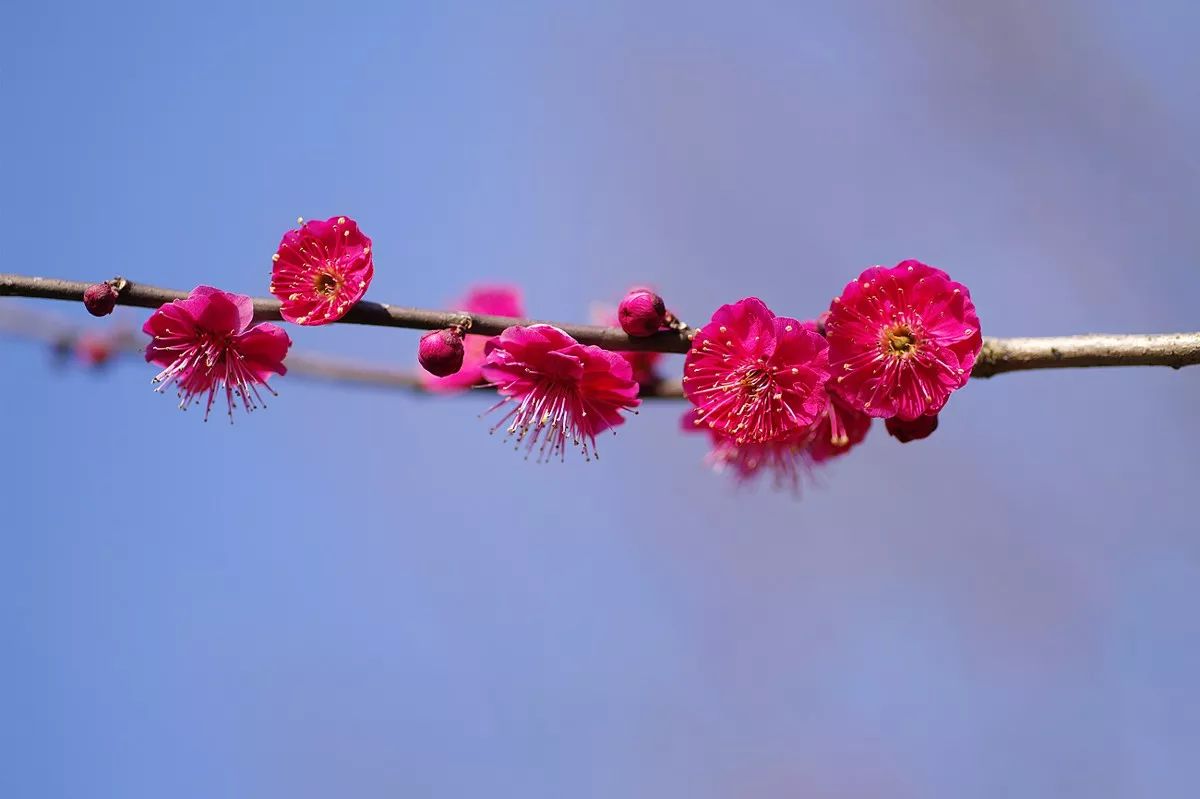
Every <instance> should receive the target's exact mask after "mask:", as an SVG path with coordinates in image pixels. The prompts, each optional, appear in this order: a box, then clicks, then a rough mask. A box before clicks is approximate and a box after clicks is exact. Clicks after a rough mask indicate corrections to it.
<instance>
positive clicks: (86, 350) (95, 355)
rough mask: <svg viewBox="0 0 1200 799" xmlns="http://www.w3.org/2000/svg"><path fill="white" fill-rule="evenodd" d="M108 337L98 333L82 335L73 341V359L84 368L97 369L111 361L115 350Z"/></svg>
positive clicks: (112, 342)
mask: <svg viewBox="0 0 1200 799" xmlns="http://www.w3.org/2000/svg"><path fill="white" fill-rule="evenodd" d="M114 344H115V342H114V341H113V340H112V338H111V337H110V336H106V335H103V334H100V333H82V334H81V335H80V336H79V338H78V339H77V340H76V341H75V357H76V358H78V359H79V360H80V362H82V363H83V365H84V366H90V367H92V368H99V367H101V366H104V365H105V364H107V363H108V362H109V361H110V360H112V356H113V353H114V351H115V349H116V347H115V346H114Z"/></svg>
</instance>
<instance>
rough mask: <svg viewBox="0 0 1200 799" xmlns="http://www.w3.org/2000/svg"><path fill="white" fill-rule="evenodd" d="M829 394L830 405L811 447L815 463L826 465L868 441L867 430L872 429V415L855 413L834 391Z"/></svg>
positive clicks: (816, 431)
mask: <svg viewBox="0 0 1200 799" xmlns="http://www.w3.org/2000/svg"><path fill="white" fill-rule="evenodd" d="M826 386H827V387H828V386H829V384H828V383H827V384H826ZM827 393H828V395H829V404H828V405H826V406H825V412H824V413H823V414H821V418H820V419H819V420H817V422H816V424H814V425H813V429H812V434H811V436H810V441H809V445H808V449H809V452H810V453H811V455H812V459H813V462H814V463H823V462H825V461H827V460H829V459H830V458H835V457H837V456H838V455H844V454H846V453H847V452H849V451H850V449H851V447H853V446H855V445H856V444H859V443H860V442H861V441H862V440H863V439H864V438H866V437H867V431H869V430H870V429H871V417H870V416H868V415H867V414H865V413H862V412H861V411H858V410H855V409H854V408H852V407H851V406H850V405H849V404H848V403H847V402H846V401H845V400H844V399H842V398H841V397H839V396H838V395H837V394H835V393H834V392H832V391H827Z"/></svg>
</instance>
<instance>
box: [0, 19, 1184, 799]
mask: <svg viewBox="0 0 1200 799" xmlns="http://www.w3.org/2000/svg"><path fill="white" fill-rule="evenodd" d="M1198 34H1200V11H1198V10H1197V6H1196V5H1195V4H1194V3H1187V2H1182V0H1180V1H1179V2H1152V3H1145V4H1131V3H1120V2H1084V1H1083V0H1078V1H1077V2H1067V1H1065V0H1060V1H1057V2H1011V3H994V2H948V1H947V0H908V1H906V2H890V1H888V0H876V2H849V3H838V4H824V3H821V4H818V3H807V2H792V3H776V4H768V3H756V2H747V3H738V4H728V5H725V6H724V7H721V6H717V5H715V4H708V3H693V2H678V3H645V2H614V3H596V4H565V3H553V2H546V3H488V4H485V3H457V2H438V3H429V4H421V5H417V4H409V3H378V4H368V5H355V4H322V5H313V4H308V3H297V2H290V3H286V4H273V3H272V4H268V3H255V4H243V3H226V2H212V3H203V4H196V3H193V4H186V5H185V4H176V3H146V4H135V3H128V2H123V1H122V0H117V2H114V3H106V4H91V3H55V2H44V3H21V4H17V5H14V6H12V7H11V8H8V9H7V10H6V12H5V22H4V25H3V29H2V30H0V101H2V106H3V116H4V124H3V125H0V152H2V153H3V156H0V212H2V213H3V215H4V218H5V219H7V220H8V223H9V225H10V231H11V233H12V235H10V236H9V237H8V239H7V243H6V248H5V254H4V268H5V269H7V270H11V271H16V272H23V273H29V274H42V275H50V276H56V277H67V278H74V279H80V280H101V279H104V278H107V277H110V276H112V275H114V274H117V273H120V274H124V275H126V276H128V277H130V278H132V279H134V280H142V281H145V282H150V283H156V284H159V285H166V286H172V287H178V288H184V289H186V288H190V287H192V286H194V285H196V284H199V283H208V284H213V285H217V286H219V287H222V288H225V289H227V290H232V291H237V292H242V293H247V294H257V295H262V294H265V293H266V288H267V277H268V274H269V270H270V265H271V262H270V255H271V253H272V252H273V251H274V249H275V247H276V245H277V243H278V240H279V237H280V235H281V234H282V232H283V231H284V230H285V229H286V228H288V227H289V226H291V225H293V224H294V222H295V218H296V217H297V216H301V215H302V216H304V217H305V218H318V217H319V218H323V217H327V216H332V215H336V214H347V215H350V216H353V217H355V218H356V219H358V220H359V222H360V224H361V225H362V227H363V229H364V230H365V231H366V232H367V233H368V234H369V235H370V236H371V237H372V238H373V239H374V243H375V254H376V276H375V281H374V283H373V284H372V286H371V289H370V292H369V294H368V297H369V298H371V299H375V300H379V301H385V302H392V303H397V304H405V305H417V306H426V307H440V306H444V305H445V303H447V302H448V301H449V300H450V298H452V297H454V296H456V295H458V294H460V293H461V292H462V290H463V289H464V288H465V287H466V286H467V285H468V284H470V283H472V282H477V281H484V280H488V281H496V280H501V281H511V282H514V283H517V284H519V285H520V286H521V287H522V288H523V290H524V293H525V296H526V301H527V305H528V307H529V309H530V312H531V313H532V314H534V315H536V316H538V317H542V318H552V319H563V320H574V321H584V320H586V318H587V314H588V309H589V306H590V305H591V304H592V303H593V302H595V301H598V300H607V301H615V300H616V299H618V298H619V297H620V295H621V294H622V293H623V291H624V290H625V289H626V288H627V287H628V286H629V285H631V284H635V283H644V282H650V283H653V284H654V285H656V286H658V287H659V288H660V290H661V291H662V293H663V294H664V295H665V296H666V298H667V300H668V303H669V305H670V306H671V307H672V308H673V309H675V310H676V311H677V312H678V313H679V314H680V315H681V316H682V317H683V318H684V319H686V320H688V321H690V322H692V323H696V324H699V323H703V322H704V321H705V320H706V319H707V318H708V315H709V314H710V313H711V312H712V310H713V309H714V308H716V307H717V306H719V305H721V304H723V303H725V302H730V301H733V300H737V299H739V298H741V297H744V296H747V295H757V296H760V297H762V298H763V299H764V300H765V301H766V302H767V303H768V304H769V305H770V306H771V307H772V308H774V309H775V310H776V311H777V312H779V313H781V314H785V315H790V316H797V317H801V318H803V317H812V316H814V315H815V314H816V313H818V312H819V311H820V310H822V309H823V308H824V307H826V306H827V304H828V302H829V299H830V297H832V296H833V295H834V294H836V293H838V292H839V291H840V289H841V287H842V286H843V285H844V284H845V282H846V281H847V280H849V279H851V278H853V277H854V276H856V275H857V274H858V273H859V272H860V271H861V270H862V269H863V268H865V267H866V266H869V265H871V264H875V263H884V264H891V263H894V262H896V261H899V260H901V259H905V258H919V259H922V260H924V261H926V262H928V263H932V264H934V265H936V266H939V267H941V268H943V269H945V270H947V271H949V272H950V274H951V275H952V276H953V277H954V278H956V279H958V280H960V281H962V282H963V283H965V284H966V285H967V286H969V287H970V289H971V291H972V294H973V296H974V298H975V301H976V304H977V306H978V308H979V312H980V317H981V320H982V327H983V331H984V333H985V335H989V334H990V335H1052V334H1065V333H1081V332H1089V331H1106V332H1148V331H1175V330H1195V329H1197V328H1198V327H1200V311H1198V309H1200V279H1198V278H1197V268H1198V266H1200V263H1198V261H1200V225H1198V224H1197V219H1200V189H1198V186H1200V180H1198V179H1200V156H1198V155H1197V150H1196V142H1197V141H1200V102H1198V100H1200V96H1198V94H1197V88H1196V87H1197V84H1196V80H1195V76H1196V75H1197V74H1200V50H1197V48H1196V47H1195V41H1196V38H1197V35H1198ZM14 302H15V304H18V305H21V306H22V307H28V308H33V309H37V310H44V311H48V312H55V313H59V314H62V315H64V316H65V318H67V319H69V320H70V321H71V322H73V323H77V324H80V325H84V326H87V327H88V328H90V329H95V330H104V329H106V328H107V326H109V325H111V324H113V322H114V319H115V320H116V321H117V322H118V323H125V324H129V325H133V326H140V324H141V322H142V321H143V320H144V318H145V317H146V315H147V313H146V312H143V311H140V310H136V309H123V310H119V311H118V313H117V315H116V316H115V317H113V318H110V319H106V320H92V319H90V318H89V317H87V316H86V315H85V314H84V312H83V309H82V308H80V307H78V306H72V305H69V304H66V303H49V302H36V301H8V302H7V303H6V306H5V307H9V308H11V307H13V304H14ZM289 332H290V333H291V334H292V336H293V338H294V340H295V349H296V351H300V350H303V351H306V352H317V353H323V354H329V355H341V356H346V357H353V358H354V359H356V360H366V361H371V362H375V363H380V364H389V365H395V366H401V367H405V366H408V365H411V364H412V363H413V362H414V361H415V349H416V341H417V338H418V334H417V333H416V332H414V331H402V330H391V329H378V328H355V327H353V326H344V327H343V326H332V327H329V328H317V329H303V330H301V329H296V328H294V327H293V328H290V330H289ZM681 363H682V361H681V359H679V358H678V357H674V356H673V357H671V358H670V359H669V360H668V361H667V363H666V368H667V370H668V371H669V372H674V373H677V372H678V369H679V367H680V365H681ZM0 367H2V369H3V391H2V392H0V413H2V414H3V417H4V419H5V421H6V423H7V424H6V432H5V435H4V452H5V453H6V457H5V458H3V459H2V462H0V508H2V511H0V512H2V514H3V517H2V520H0V531H2V532H0V544H2V546H3V554H2V556H0V633H2V634H3V639H4V648H3V652H4V657H3V658H2V659H0V794H2V795H4V796H11V797H80V796H89V797H109V796H111V797H122V798H123V799H129V798H130V797H148V798H149V797H153V798H154V799H158V798H159V797H164V796H169V797H173V799H187V798H188V797H196V798H197V799H201V798H203V799H211V798H212V797H243V796H245V797H274V796H280V797H289V799H303V798H304V797H327V796H354V797H394V796H414V797H415V796H422V797H424V796H438V797H441V796H446V797H459V796H471V797H474V796H482V795H486V796H498V797H509V796H511V797H521V798H522V799H529V798H531V797H555V798H556V799H557V798H558V797H568V796H569V797H578V798H580V799H582V798H583V797H605V798H609V797H654V799H661V798H662V797H675V796H680V797H690V798H693V799H708V798H709V797H714V798H715V797H748V796H753V797H794V796H814V797H851V798H857V797H864V798H865V797H889V798H896V799H905V798H906V797H922V798H924V797H950V798H953V799H958V798H959V797H965V796H966V797H975V798H977V799H986V798H987V797H1010V796H1022V797H1042V796H1045V797H1058V796H1064V795H1070V796H1088V797H1125V796H1130V797H1133V796H1154V797H1159V798H1161V797H1176V796H1178V797H1185V796H1187V797H1191V796H1195V795H1196V793H1197V790H1200V760H1197V758H1196V756H1195V755H1196V752H1197V751H1198V748H1200V701H1198V697H1197V683H1196V675H1197V673H1200V617H1198V616H1197V614H1196V607H1197V603H1198V602H1200V530H1198V527H1200V525H1198V524H1197V521H1196V518H1197V501H1196V485H1197V478H1198V477H1200V455H1198V454H1197V448H1196V442H1197V441H1198V440H1200V421H1198V417H1197V415H1196V412H1195V411H1196V408H1197V401H1198V399H1200V369H1195V370H1183V371H1181V372H1173V371H1170V370H1165V369H1164V370H1150V369H1118V370H1109V371H1105V370H1093V371H1083V372H1072V373H1068V372H1065V371H1058V372H1054V371H1048V372H1041V373H1025V374H1013V375H1004V376H1001V377H998V378H996V379H994V380H989V381H984V380H980V381H972V382H971V383H970V384H969V385H968V386H967V387H966V388H965V389H964V390H963V391H961V392H958V393H957V394H956V395H955V396H954V398H953V400H952V401H951V403H950V405H949V407H948V409H947V411H946V412H945V413H943V415H942V419H941V429H939V430H938V432H937V433H936V434H935V435H934V436H933V437H932V438H931V439H929V440H927V441H924V442H920V443H915V444H910V445H907V446H901V445H899V444H897V443H896V442H895V441H893V440H891V439H889V438H888V437H887V436H886V434H884V431H883V429H882V427H881V426H877V427H876V428H875V429H873V431H872V432H871V434H870V436H869V437H868V439H867V441H866V442H865V443H864V444H863V445H862V446H861V447H860V448H858V449H856V450H855V451H854V452H853V453H852V454H851V455H850V456H849V457H847V458H844V459H842V460H840V461H838V462H835V463H834V464H832V465H830V466H829V468H828V469H825V470H823V471H822V472H821V474H820V475H819V485H818V486H816V487H810V488H809V489H808V490H806V492H805V493H804V496H803V497H802V498H801V499H799V500H797V499H795V498H793V497H792V496H790V495H788V494H786V493H783V494H781V493H775V492H772V491H770V490H766V489H764V488H760V489H759V490H738V489H737V488H736V487H735V486H733V485H732V484H731V483H729V481H728V480H727V479H726V478H725V477H723V476H721V475H716V474H713V473H711V472H710V471H708V469H707V468H706V467H705V466H704V464H703V456H704V449H705V444H704V441H703V440H702V437H692V436H683V435H681V434H680V433H679V432H678V431H677V418H678V416H679V414H680V412H681V411H682V407H681V406H679V405H676V404H665V403H658V404H652V405H648V406H647V407H645V409H644V410H643V412H642V413H641V414H640V415H639V416H637V417H635V418H633V419H631V420H630V421H629V422H628V423H627V424H626V425H625V426H623V427H622V428H621V429H620V432H619V435H617V436H616V437H605V438H604V439H603V440H602V441H601V442H600V447H601V450H600V451H601V454H602V460H601V461H600V462H599V463H591V464H585V463H583V462H582V460H581V459H574V458H572V459H569V461H568V463H566V464H565V465H550V466H537V465H534V464H533V463H526V462H524V461H522V460H521V458H520V457H519V456H518V455H516V454H515V453H513V452H512V451H511V449H510V448H509V447H505V446H503V445H502V444H501V443H500V442H499V441H498V440H496V439H494V438H489V437H488V435H487V427H488V426H489V424H488V423H487V422H486V421H481V420H479V419H478V418H477V416H478V414H479V413H480V412H481V411H482V410H483V409H484V408H486V406H487V399H486V397H483V396H473V397H460V398H453V399H445V398H438V399H421V398H414V397H410V396H405V395H401V394H395V393H388V392H384V391H378V390H351V389H346V388H341V387H331V386H323V385H317V384H313V383H306V382H303V381H301V380H298V379H295V380H294V379H287V378H285V379H282V380H279V381H278V382H277V383H276V385H277V387H278V389H279V391H280V396H279V397H278V399H275V400H274V401H272V402H271V403H270V407H269V408H268V409H267V410H266V411H264V412H261V413H255V414H253V415H252V416H250V417H244V416H240V417H239V418H238V419H237V423H236V424H235V425H234V426H233V427H230V426H229V425H227V424H225V423H224V421H223V417H221V416H220V415H216V416H215V417H214V421H213V422H210V423H209V424H207V425H206V424H203V423H202V422H201V419H200V416H199V415H198V414H195V413H187V414H181V413H180V412H179V411H178V410H176V408H175V403H174V402H173V401H172V399H171V398H170V397H162V396H157V395H155V394H154V393H152V391H151V386H150V377H151V376H152V375H153V372H154V370H153V369H152V368H151V367H149V366H147V365H145V364H143V363H139V362H136V361H135V360H129V361H126V362H123V363H121V364H119V365H117V366H116V367H115V368H112V369H110V370H108V371H106V372H104V373H103V374H96V373H89V372H86V371H84V370H82V369H65V370H64V369H56V368H53V366H52V364H51V363H50V359H49V357H48V355H47V353H46V352H45V351H44V349H42V348H39V347H36V346H33V345H30V344H28V343H17V342H13V341H10V340H4V341H0Z"/></svg>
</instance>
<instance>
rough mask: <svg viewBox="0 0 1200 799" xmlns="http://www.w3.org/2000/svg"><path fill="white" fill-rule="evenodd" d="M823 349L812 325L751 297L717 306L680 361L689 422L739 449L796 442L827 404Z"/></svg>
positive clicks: (827, 370) (826, 358) (823, 346)
mask: <svg viewBox="0 0 1200 799" xmlns="http://www.w3.org/2000/svg"><path fill="white" fill-rule="evenodd" d="M827 350H828V347H827V345H826V343H825V339H823V338H821V336H819V335H817V334H816V333H815V332H814V331H813V329H812V326H811V324H804V323H801V322H798V321H797V320H795V319H789V318H787V317H782V316H779V317H777V316H775V314H774V313H772V312H771V310H770V309H769V308H767V306H766V305H764V304H763V302H762V300H760V299H758V298H756V297H750V298H747V299H744V300H741V301H739V302H735V303H733V304H732V305H723V306H721V307H720V308H718V309H717V311H716V313H714V314H713V318H712V321H711V322H709V323H708V324H707V325H705V326H704V327H703V328H702V329H701V330H700V332H699V333H698V334H697V335H696V338H695V339H694V340H693V341H692V348H691V350H690V351H689V352H688V354H687V358H686V360H685V361H684V377H683V391H684V394H686V395H687V398H688V399H689V400H691V402H692V404H693V405H695V406H696V407H697V408H698V409H699V412H698V413H696V414H695V416H694V418H693V421H694V423H695V424H697V425H700V424H705V425H707V426H708V427H709V429H711V430H716V431H718V432H721V433H724V434H726V435H728V436H730V437H731V438H733V439H734V441H735V442H736V443H738V444H744V443H752V444H763V443H767V442H770V441H786V440H791V439H794V438H795V437H796V436H797V435H798V434H800V433H801V432H802V431H804V430H805V428H807V427H808V426H809V425H811V424H812V423H813V422H814V421H816V420H817V418H818V417H819V416H820V414H821V413H822V412H824V410H825V407H826V405H827V402H828V400H827V399H826V396H825V383H826V381H827V380H828V379H829V365H828V356H827Z"/></svg>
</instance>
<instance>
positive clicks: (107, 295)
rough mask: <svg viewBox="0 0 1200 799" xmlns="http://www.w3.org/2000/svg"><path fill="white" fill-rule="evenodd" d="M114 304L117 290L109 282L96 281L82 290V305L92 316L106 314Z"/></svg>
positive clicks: (110, 311)
mask: <svg viewBox="0 0 1200 799" xmlns="http://www.w3.org/2000/svg"><path fill="white" fill-rule="evenodd" d="M116 306H117V290H116V289H115V288H113V286H112V284H110V283H97V284H96V285H94V286H88V288H87V291H85V292H83V307H85V308H87V309H88V313H90V314H91V315H92V316H108V315H109V314H110V313H112V312H113V308H115V307H116Z"/></svg>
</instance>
